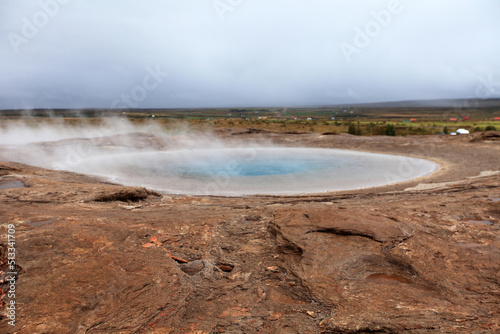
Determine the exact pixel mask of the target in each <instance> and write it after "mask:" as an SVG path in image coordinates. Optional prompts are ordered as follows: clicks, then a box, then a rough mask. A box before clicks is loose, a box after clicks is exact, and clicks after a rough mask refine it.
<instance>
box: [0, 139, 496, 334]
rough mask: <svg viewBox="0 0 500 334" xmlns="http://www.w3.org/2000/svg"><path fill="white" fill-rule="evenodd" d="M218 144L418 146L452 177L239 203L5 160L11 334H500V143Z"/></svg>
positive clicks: (0, 202)
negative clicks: (13, 275) (12, 245)
mask: <svg viewBox="0 0 500 334" xmlns="http://www.w3.org/2000/svg"><path fill="white" fill-rule="evenodd" d="M223 136H232V137H242V136H249V137H252V138H253V137H258V136H267V137H268V139H269V140H272V141H274V142H276V143H292V144H293V143H302V144H305V145H309V146H312V147H335V148H350V149H362V150H372V151H378V152H384V153H391V152H392V153H397V154H411V155H415V154H414V152H415V151H416V150H417V149H418V150H419V152H424V151H425V152H427V153H426V154H427V155H426V157H428V158H430V159H433V160H436V161H440V162H442V164H443V168H442V170H441V171H440V172H439V173H437V174H435V175H433V176H430V177H428V178H425V179H421V180H415V181H412V182H409V183H406V184H399V185H393V186H387V187H381V188H376V189H365V190H357V191H350V192H342V193H331V194H319V195H304V196H289V197H281V196H251V197H243V198H238V197H210V196H207V197H202V196H196V197H195V196H193V197H189V196H172V195H165V194H159V193H156V192H153V191H149V190H147V189H143V188H140V187H123V186H119V185H113V184H109V183H103V182H100V181H99V180H97V179H94V178H91V177H89V176H84V175H78V174H74V173H69V172H61V171H51V170H46V169H42V168H37V167H32V166H28V165H24V164H18V163H11V162H2V163H0V217H1V221H0V235H1V236H2V237H1V239H0V266H1V268H0V270H2V271H4V272H6V271H7V270H6V265H7V264H6V252H7V251H6V249H7V243H6V239H5V235H6V234H7V226H8V224H14V225H15V230H16V254H17V255H16V263H17V265H18V266H19V268H18V270H19V275H18V277H17V282H16V287H17V290H16V315H17V318H16V326H15V327H12V326H10V325H8V323H7V321H8V318H7V317H6V315H7V312H6V307H5V305H4V304H2V311H1V312H2V313H1V315H0V317H1V319H0V332H1V333H27V334H31V333H198V334H201V333H414V334H417V333H436V334H437V333H494V332H498V331H500V306H499V305H500V237H499V236H500V234H499V233H500V178H499V175H498V173H495V171H497V170H498V169H499V168H498V167H499V166H500V146H499V143H500V142H498V141H490V140H481V138H479V139H477V140H473V141H471V140H470V138H468V139H467V138H466V137H462V138H457V139H456V140H455V139H453V140H454V141H452V139H450V138H449V137H446V138H442V137H432V136H431V137H408V138H402V137H401V138H400V137H398V138H386V137H381V138H378V137H377V138H361V137H352V136H324V138H323V137H321V136H318V135H309V134H283V135H278V134H273V133H255V132H252V131H247V132H245V133H239V132H237V133H234V132H233V133H232V132H230V131H229V132H228V133H225V134H224V135H223ZM487 138H489V137H487ZM148 140H152V139H151V138H149V137H148ZM153 142H154V141H153ZM417 155H418V156H422V154H417ZM464 156H468V157H469V158H470V159H466V160H464ZM460 162H462V163H460ZM484 171H490V172H488V173H483V174H481V172H484ZM14 181H15V182H14ZM7 182H8V183H7ZM2 184H5V186H4V187H3V188H2V187H1V185H2ZM422 184H431V185H432V184H439V186H438V187H432V186H430V187H425V186H421V185H422ZM419 185H420V187H419ZM405 189H408V190H405ZM2 275H3V274H2ZM2 284H3V285H2V289H3V290H4V291H5V290H6V288H7V284H6V283H5V282H3V283H2ZM7 301H9V299H8V298H7V296H3V298H2V303H5V302H7Z"/></svg>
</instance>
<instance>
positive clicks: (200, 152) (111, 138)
mask: <svg viewBox="0 0 500 334" xmlns="http://www.w3.org/2000/svg"><path fill="white" fill-rule="evenodd" d="M0 140H1V144H2V146H3V148H0V158H1V159H2V160H10V161H16V162H22V163H27V164H31V165H36V166H41V167H46V168H52V169H62V170H68V171H73V172H78V173H83V174H90V175H97V176H101V177H105V178H106V179H108V180H110V181H113V182H116V183H120V184H124V185H133V186H144V187H147V188H150V189H154V190H157V191H161V192H165V193H170V194H189V195H224V196H241V195H255V194H270V195H292V194H303V193H319V192H326V191H338V190H351V189H358V188H367V187H374V186H381V185H386V184H391V183H397V182H403V181H408V180H411V179H415V178H418V177H422V176H425V175H428V174H430V173H432V172H434V171H436V170H438V168H439V166H438V165H437V164H435V163H433V162H430V161H427V160H423V159H413V158H408V157H401V156H394V155H386V154H373V153H363V152H355V151H346V150H337V149H316V148H289V147H288V148H286V147H276V146H275V145H271V144H270V143H262V142H261V143H256V142H237V141H235V140H232V141H231V143H229V142H226V141H223V140H221V139H216V138H215V137H214V136H208V135H206V134H205V135H203V134H194V133H193V132H191V131H187V130H186V129H179V128H177V129H170V130H169V131H166V130H165V128H162V127H161V126H159V125H157V124H147V123H146V124H142V125H134V124H132V123H130V122H128V121H126V120H123V119H118V120H116V119H115V120H108V121H104V122H103V123H101V124H100V125H99V126H92V125H90V124H86V125H80V126H78V127H71V126H63V125H62V124H45V125H37V126H35V127H29V126H27V125H25V124H17V125H14V126H9V127H7V128H3V129H2V130H1V132H0Z"/></svg>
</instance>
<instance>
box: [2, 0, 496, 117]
mask: <svg viewBox="0 0 500 334" xmlns="http://www.w3.org/2000/svg"><path fill="white" fill-rule="evenodd" d="M217 1H219V2H217ZM220 1H221V2H222V3H225V4H226V7H223V8H225V9H226V11H224V12H220V11H219V12H218V11H217V10H216V8H215V7H214V4H215V3H219V4H220V3H221V2H220ZM63 2H64V4H63ZM41 4H42V5H41ZM231 4H232V5H231ZM2 7H3V8H2V13H3V14H1V15H2V20H0V21H1V22H0V36H2V40H1V42H0V50H1V51H0V59H1V62H0V74H1V76H0V108H22V107H27V106H31V107H52V108H56V107H79V108H82V107H110V106H111V105H112V104H113V101H114V100H115V99H117V98H120V96H121V95H122V94H129V93H130V92H131V91H132V90H133V89H134V87H137V86H138V85H139V86H140V85H141V82H142V80H143V78H144V76H145V75H147V68H148V66H149V67H156V66H159V67H160V68H161V69H162V71H165V72H168V73H169V77H168V78H166V79H165V80H164V81H163V82H162V83H161V84H160V85H158V87H156V88H155V89H154V90H148V91H147V96H146V97H145V98H144V99H140V101H136V102H137V105H138V106H139V107H144V108H149V107H156V108H161V107H164V108H169V107H213V106H258V105H260V106H263V105H269V106H291V105H308V104H314V105H319V104H335V103H351V102H370V101H384V100H402V99H426V98H465V97H471V96H474V94H476V93H475V92H476V88H477V87H478V85H482V82H485V81H486V82H487V83H489V85H490V88H491V89H490V90H488V91H487V92H489V93H488V94H489V96H482V97H498V96H500V82H498V81H499V80H498V78H499V77H500V64H499V60H498V54H500V43H498V37H497V36H498V33H499V32H500V21H498V19H497V16H498V13H500V3H499V2H498V1H497V0H479V1H474V2H472V1H466V0H453V1H452V0H442V1H432V0H420V1H414V0H413V1H412V0H374V1H369V2H367V1H361V0H345V1H320V0H313V1H307V2H305V1H298V0H287V1H284V0H279V1H273V2H269V1H264V0H252V1H246V0H245V1H243V0H242V1H240V2H238V1H228V0H215V1H189V2H187V1H182V2H181V1H174V0H163V1H159V0H151V1H147V2H137V1H130V0H121V1H118V0H112V1H102V2H97V1H83V0H72V1H71V0H66V1H62V0H40V1H23V2H20V1H6V2H5V3H3V5H2ZM44 8H45V9H44ZM47 8H49V9H51V10H52V13H50V10H47ZM228 8H229V9H228ZM391 8H392V9H394V8H396V9H397V10H395V11H394V12H395V13H391V12H390V9H391ZM388 12H389V13H390V15H389V16H387V15H386V14H387V13H388ZM40 13H42V14H40ZM43 13H45V14H46V16H47V18H48V19H47V23H46V24H40V23H43V22H42V21H43V18H44V16H43V15H44V14H43ZM48 14H53V15H52V16H53V17H52V16H50V15H48ZM384 15H385V16H384ZM221 17H222V18H221ZM37 20H38V21H37ZM40 20H42V21H40ZM26 22H28V23H26ZM37 23H38V25H39V26H37ZM30 24H31V25H33V26H34V30H33V29H32V31H30V29H29V27H27V25H30ZM377 25H378V26H377ZM31 28H33V27H31ZM370 28H371V29H372V30H367V29H370ZM26 31H28V32H30V34H29V36H26ZM359 31H361V35H365V36H361V37H360V36H359V35H360V33H359ZM13 41H14V42H13ZM19 41H22V42H19ZM360 41H361V42H364V43H365V44H366V45H362V44H363V43H361V44H360V43H359V42H360ZM16 43H17V44H16ZM342 45H349V46H351V47H353V48H356V52H355V53H352V54H351V55H350V56H346V55H345V49H344V52H343V51H342V48H341V46H342ZM16 49H17V51H18V52H16ZM351 50H352V49H351ZM349 60H350V61H349ZM488 94H486V95H488Z"/></svg>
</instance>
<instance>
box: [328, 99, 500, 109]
mask: <svg viewBox="0 0 500 334" xmlns="http://www.w3.org/2000/svg"><path fill="white" fill-rule="evenodd" d="M457 105H460V106H464V107H466V106H470V107H471V108H488V107H500V99H440V100H408V101H389V102H375V103H357V104H342V106H349V107H362V108H408V107H436V108H437V107H439V108H441V107H453V106H457ZM339 106H341V104H338V105H333V106H332V107H339Z"/></svg>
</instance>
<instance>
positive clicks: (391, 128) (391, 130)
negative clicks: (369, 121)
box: [385, 123, 396, 136]
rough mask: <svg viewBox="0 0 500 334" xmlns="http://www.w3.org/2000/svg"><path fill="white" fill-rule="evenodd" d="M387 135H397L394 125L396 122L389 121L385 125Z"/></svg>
mask: <svg viewBox="0 0 500 334" xmlns="http://www.w3.org/2000/svg"><path fill="white" fill-rule="evenodd" d="M385 135H386V136H395V135H396V128H395V127H394V124H391V123H388V124H387V125H386V126H385Z"/></svg>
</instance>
